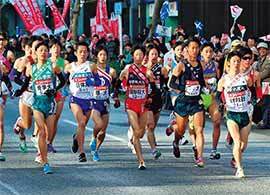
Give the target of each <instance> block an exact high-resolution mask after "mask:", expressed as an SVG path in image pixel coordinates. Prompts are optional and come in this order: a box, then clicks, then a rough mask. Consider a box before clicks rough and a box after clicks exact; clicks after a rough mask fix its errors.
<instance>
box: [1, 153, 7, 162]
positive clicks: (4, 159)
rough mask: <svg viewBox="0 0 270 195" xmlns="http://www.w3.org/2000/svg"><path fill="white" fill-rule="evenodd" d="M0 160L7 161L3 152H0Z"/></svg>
mask: <svg viewBox="0 0 270 195" xmlns="http://www.w3.org/2000/svg"><path fill="white" fill-rule="evenodd" d="M0 161H6V157H5V156H4V154H3V153H2V152H0Z"/></svg>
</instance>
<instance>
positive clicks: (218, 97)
mask: <svg viewBox="0 0 270 195" xmlns="http://www.w3.org/2000/svg"><path fill="white" fill-rule="evenodd" d="M221 94H222V92H220V91H217V93H216V101H217V104H218V105H219V104H223V101H222V98H221Z"/></svg>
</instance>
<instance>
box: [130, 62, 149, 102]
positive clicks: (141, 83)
mask: <svg viewBox="0 0 270 195" xmlns="http://www.w3.org/2000/svg"><path fill="white" fill-rule="evenodd" d="M146 71H147V67H145V66H141V67H140V68H138V67H137V66H136V65H135V64H133V65H131V66H130V67H129V69H128V79H127V92H126V94H127V98H130V99H136V100H145V99H146V98H147V95H148V83H149V82H148V79H147V78H146V76H145V74H146Z"/></svg>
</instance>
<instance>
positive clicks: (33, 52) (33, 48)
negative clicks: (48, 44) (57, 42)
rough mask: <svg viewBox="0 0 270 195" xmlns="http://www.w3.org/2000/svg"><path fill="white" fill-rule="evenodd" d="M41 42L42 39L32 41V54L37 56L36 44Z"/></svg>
mask: <svg viewBox="0 0 270 195" xmlns="http://www.w3.org/2000/svg"><path fill="white" fill-rule="evenodd" d="M39 42H40V41H34V42H33V43H32V48H31V50H32V52H31V53H32V56H33V57H35V55H36V46H37V44H39Z"/></svg>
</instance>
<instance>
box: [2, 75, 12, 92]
mask: <svg viewBox="0 0 270 195" xmlns="http://www.w3.org/2000/svg"><path fill="white" fill-rule="evenodd" d="M2 81H4V83H5V84H6V86H7V88H8V89H9V90H12V84H11V82H10V79H9V77H8V75H7V74H4V75H3V77H2Z"/></svg>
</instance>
